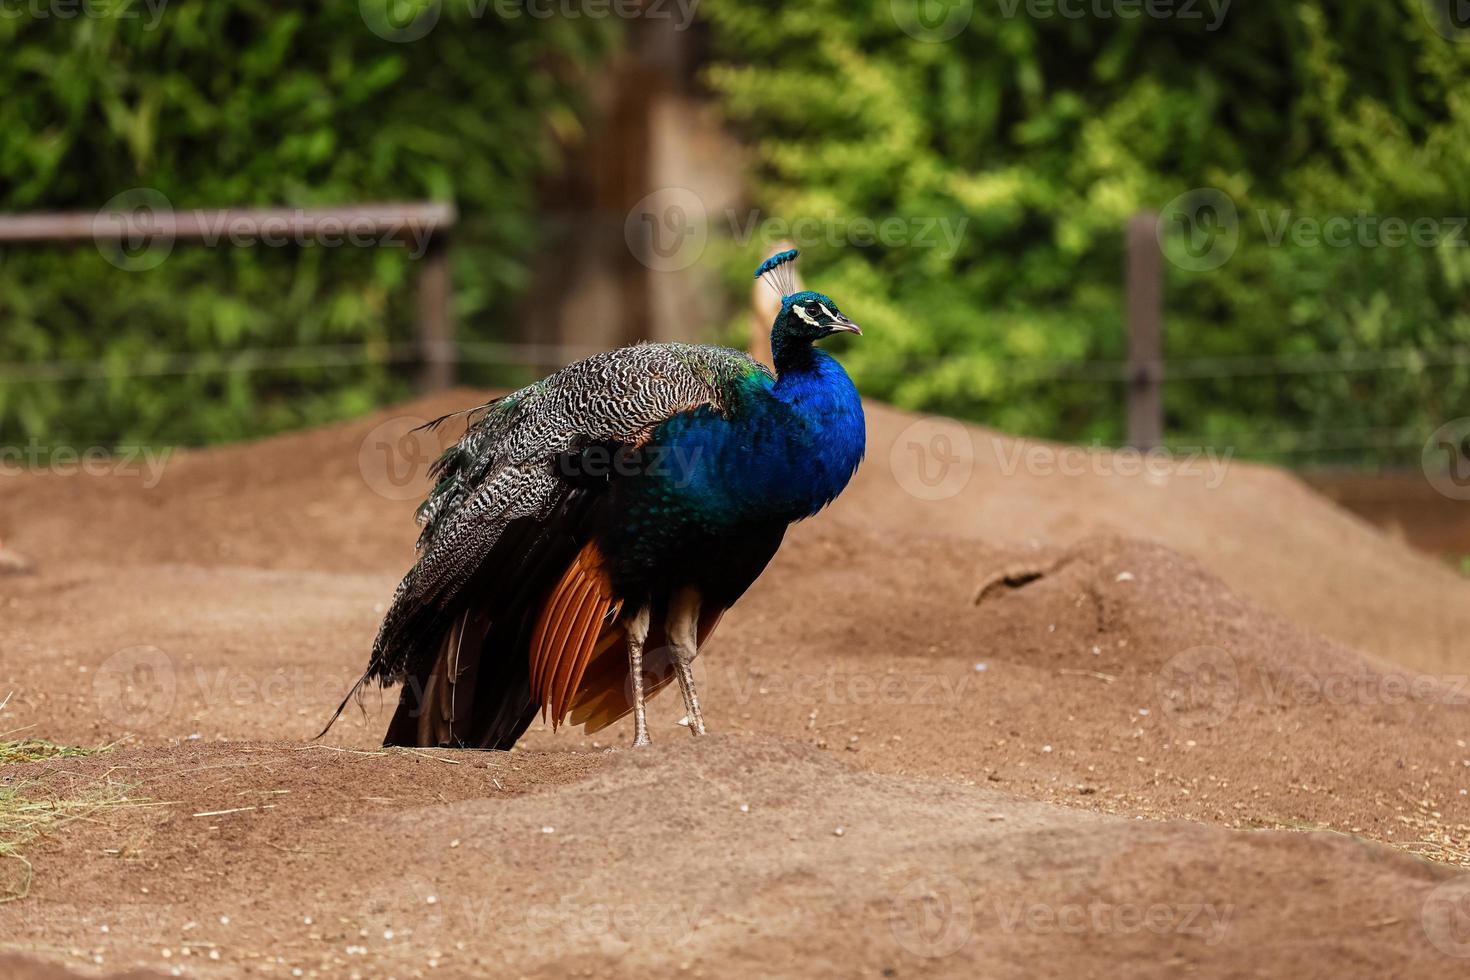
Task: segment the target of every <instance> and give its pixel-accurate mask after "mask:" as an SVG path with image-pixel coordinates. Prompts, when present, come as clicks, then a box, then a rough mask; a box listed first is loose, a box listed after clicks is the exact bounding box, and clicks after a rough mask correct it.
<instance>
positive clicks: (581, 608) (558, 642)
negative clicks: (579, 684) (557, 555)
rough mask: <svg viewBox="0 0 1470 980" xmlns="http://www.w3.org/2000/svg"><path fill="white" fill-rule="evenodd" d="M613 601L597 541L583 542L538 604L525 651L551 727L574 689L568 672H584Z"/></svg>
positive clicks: (578, 674) (613, 607) (534, 688)
mask: <svg viewBox="0 0 1470 980" xmlns="http://www.w3.org/2000/svg"><path fill="white" fill-rule="evenodd" d="M618 606H619V604H618V602H617V600H615V599H614V598H613V595H612V585H611V583H610V581H609V580H608V576H607V571H606V569H605V568H604V566H603V561H602V554H601V553H600V552H599V551H598V550H597V545H596V544H594V543H592V542H588V544H587V545H586V546H585V547H583V548H582V550H581V551H579V552H578V553H577V556H576V557H575V558H574V559H572V562H571V564H569V565H568V566H567V569H566V571H565V572H563V573H562V576H561V579H560V580H559V581H558V582H557V583H556V586H555V588H553V589H552V590H551V593H550V595H549V596H548V597H547V599H546V601H545V602H544V603H543V604H542V607H541V616H540V619H539V620H538V621H537V624H536V628H535V630H534V631H533V633H532V639H531V646H530V650H529V651H528V656H529V658H530V667H531V697H532V699H533V701H534V702H535V703H537V704H540V705H541V707H542V711H543V713H547V714H549V715H550V717H551V724H552V727H553V728H555V727H557V726H559V725H560V724H561V722H562V719H563V718H565V716H566V711H567V705H568V701H569V700H570V698H571V695H572V693H573V691H574V690H575V688H574V687H573V685H572V683H571V680H572V678H573V677H581V676H582V675H583V674H584V673H585V671H586V669H587V662H588V661H589V660H590V659H591V658H592V656H593V654H594V652H595V651H596V649H597V645H598V642H597V641H598V638H599V636H600V635H601V633H602V631H603V626H602V624H603V623H605V622H607V621H608V613H609V611H610V610H616V609H617V608H618Z"/></svg>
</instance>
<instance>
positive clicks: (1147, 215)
mask: <svg viewBox="0 0 1470 980" xmlns="http://www.w3.org/2000/svg"><path fill="white" fill-rule="evenodd" d="M1158 221H1159V216H1158V215H1157V214H1153V213H1151V212H1144V213H1141V214H1136V215H1134V216H1133V217H1132V218H1131V219H1129V221H1128V379H1127V381H1128V444H1129V445H1130V446H1133V447H1134V448H1135V449H1142V450H1149V449H1152V448H1153V447H1155V446H1157V445H1159V443H1160V442H1161V441H1162V439H1163V437H1164V391H1163V381H1164V350H1163V328H1164V261H1163V259H1164V257H1163V253H1162V251H1161V250H1160V248H1159V238H1158V233H1157V228H1158Z"/></svg>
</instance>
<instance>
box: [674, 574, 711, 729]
mask: <svg viewBox="0 0 1470 980" xmlns="http://www.w3.org/2000/svg"><path fill="white" fill-rule="evenodd" d="M664 630H665V632H667V633H668V635H669V645H670V646H671V647H673V650H674V672H675V673H676V674H677V675H678V677H679V690H680V691H681V692H683V694H684V713H685V714H686V715H687V716H688V717H689V732H690V734H692V735H703V734H704V715H702V714H701V713H700V711H699V695H698V694H696V693H695V691H694V658H695V657H696V656H698V655H699V592H698V591H697V590H695V589H693V588H690V587H689V586H685V587H683V588H681V589H679V590H678V591H676V592H675V593H674V594H673V595H672V596H671V597H670V598H669V611H668V615H667V616H665V617H664Z"/></svg>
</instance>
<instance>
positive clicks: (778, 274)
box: [755, 248, 863, 357]
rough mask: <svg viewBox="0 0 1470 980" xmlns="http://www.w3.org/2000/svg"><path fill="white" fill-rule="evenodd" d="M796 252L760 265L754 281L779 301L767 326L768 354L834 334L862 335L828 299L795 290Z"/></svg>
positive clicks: (805, 291)
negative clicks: (768, 333)
mask: <svg viewBox="0 0 1470 980" xmlns="http://www.w3.org/2000/svg"><path fill="white" fill-rule="evenodd" d="M797 254H798V253H797V250H796V249H794V248H792V249H787V250H786V251H784V252H777V253H776V254H775V255H773V256H771V257H770V258H768V259H766V260H765V261H764V262H762V263H761V264H760V268H758V269H756V270H755V277H756V278H757V279H763V280H764V281H765V282H766V284H767V285H769V286H770V287H771V288H772V289H774V290H775V291H776V293H777V294H778V295H779V296H780V297H781V311H780V312H779V313H777V314H776V321H775V322H774V323H773V324H771V352H772V354H774V355H777V356H778V357H779V355H780V352H782V351H785V350H792V349H794V348H799V347H807V346H809V345H811V343H812V342H813V341H817V340H821V339H822V338H823V337H830V336H831V335H832V334H834V333H853V334H857V335H858V336H859V337H861V336H862V335H863V332H862V330H861V329H859V327H858V325H857V324H856V323H853V322H852V321H851V320H849V319H848V318H847V317H845V316H843V315H842V311H841V310H839V309H838V308H837V304H836V303H834V302H832V297H830V296H828V295H826V294H825V293H819V292H815V291H814V290H810V289H803V290H797V289H796V279H795V276H794V275H793V274H792V269H793V267H792V265H791V263H792V262H794V261H795V260H796V256H797Z"/></svg>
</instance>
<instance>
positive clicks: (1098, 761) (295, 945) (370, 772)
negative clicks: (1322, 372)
mask: <svg viewBox="0 0 1470 980" xmlns="http://www.w3.org/2000/svg"><path fill="white" fill-rule="evenodd" d="M478 397H479V396H478V395H476V394H475V393H470V392H456V393H453V394H451V395H447V396H443V397H440V398H437V399H434V400H432V402H423V403H415V404H411V405H407V406H400V407H398V408H395V409H392V410H388V411H385V412H382V413H379V414H377V415H375V416H373V417H371V418H366V419H363V420H360V421H358V422H355V423H351V424H346V425H341V426H334V427H330V428H326V429H321V430H317V431H313V432H308V433H301V434H297V435H292V436H287V437H282V438H278V439H272V440H268V441H264V442H260V443H256V444H253V445H247V446H235V447H228V448H222V449H218V450H212V451H208V452H197V453H187V454H179V455H176V456H174V457H172V458H169V459H167V460H166V461H164V462H163V464H162V469H161V472H158V471H156V470H152V469H149V468H148V467H147V466H145V465H144V464H143V463H141V462H137V461H135V463H134V465H133V466H132V467H131V468H126V467H124V466H123V464H122V463H121V462H118V463H117V464H116V465H115V466H113V468H112V469H111V470H108V471H105V472H94V473H91V474H66V473H47V474H28V475H25V476H20V477H17V476H7V477H3V478H0V540H3V541H4V542H5V547H6V549H7V550H8V551H9V552H10V553H12V554H18V555H22V556H24V557H25V559H26V560H28V562H29V563H31V564H32V565H33V571H32V572H31V573H30V574H22V575H14V574H12V575H3V576H0V610H3V617H0V700H3V699H4V698H5V696H6V694H7V692H13V693H12V694H11V695H10V700H9V702H8V703H7V704H6V705H5V707H4V708H3V709H0V732H10V733H12V734H10V735H8V736H7V737H11V738H15V737H21V736H30V737H38V738H46V739H50V740H53V741H57V742H65V743H69V744H79V745H90V746H95V745H104V744H110V745H113V748H112V749H111V750H110V751H108V752H105V753H102V754H98V755H94V756H89V757H86V758H67V759H51V760H46V761H39V762H32V763H26V764H23V765H15V766H8V767H5V768H0V788H3V787H6V786H23V787H24V790H23V792H25V793H26V794H27V795H29V796H32V797H35V798H37V799H48V798H49V799H58V800H71V801H87V800H97V801H103V800H105V801H108V802H109V803H111V804H112V805H108V806H103V807H101V808H99V809H97V810H95V811H94V812H90V813H89V814H88V816H87V817H86V819H84V820H78V821H75V822H72V823H69V824H67V825H65V826H64V827H62V828H60V829H58V830H56V831H55V832H53V833H51V834H48V835H47V836H46V837H45V838H43V839H41V840H38V841H36V842H34V843H33V844H31V845H30V846H29V847H28V848H27V850H26V852H25V853H26V856H27V857H28V858H29V860H30V862H31V865H32V878H31V882H30V888H29V895H28V896H27V897H26V898H24V899H23V900H20V901H13V902H9V903H6V904H0V974H3V975H5V976H21V977H51V976H60V975H69V974H68V973H65V972H62V971H79V972H83V973H109V971H129V970H141V971H144V972H143V973H142V974H138V975H165V976H166V975H169V974H183V975H190V976H192V975H199V976H236V975H241V974H244V973H247V972H248V973H250V974H251V975H265V976H331V977H336V976H352V975H354V974H356V975H359V976H362V977H377V976H399V977H407V976H434V975H440V976H450V977H453V976H467V975H487V976H508V977H514V976H565V975H585V976H608V975H650V974H651V975H667V974H677V975H687V976H725V975H729V974H731V973H732V972H734V970H736V969H738V970H739V971H740V972H742V973H743V972H750V973H755V972H757V971H758V972H760V973H765V974H770V975H773V976H811V975H827V974H837V975H853V976H875V977H878V976H883V977H893V976H900V977H902V976H915V975H919V976H965V977H971V976H984V977H1031V976H1100V975H1111V974H1116V973H1119V972H1121V971H1122V970H1123V969H1125V968H1126V970H1127V971H1128V973H1129V974H1130V975H1138V976H1161V977H1162V976H1171V977H1172V976H1179V975H1197V976H1211V977H1215V976H1219V977H1247V976H1291V977H1311V976H1328V975H1332V976H1339V977H1340V976H1415V977H1436V976H1445V977H1450V976H1456V977H1459V976H1465V975H1467V971H1470V874H1466V873H1462V871H1461V869H1462V868H1467V869H1470V748H1467V739H1470V708H1467V702H1470V648H1467V642H1470V641H1467V637H1470V602H1467V601H1466V600H1467V599H1470V582H1467V581H1466V580H1465V579H1464V578H1462V577H1461V576H1459V575H1457V574H1456V573H1454V572H1453V571H1452V570H1451V569H1450V568H1449V567H1448V566H1447V565H1446V564H1445V563H1443V562H1441V561H1437V560H1435V559H1433V558H1430V557H1426V556H1424V555H1422V554H1420V553H1418V552H1416V551H1413V550H1411V549H1410V548H1409V547H1408V546H1407V545H1406V544H1405V543H1403V542H1402V541H1401V540H1399V539H1398V538H1396V537H1395V536H1394V535H1392V534H1385V533H1382V532H1380V531H1378V530H1376V529H1375V528H1373V527H1372V526H1370V525H1369V524H1368V523H1366V522H1364V521H1362V520H1360V519H1358V518H1356V517H1353V516H1351V515H1349V514H1348V513H1346V512H1344V511H1342V510H1339V509H1338V508H1336V507H1335V506H1334V505H1332V504H1331V503H1330V502H1328V501H1327V500H1325V499H1324V498H1322V497H1320V496H1318V495H1316V494H1315V493H1313V492H1312V491H1310V490H1308V489H1307V488H1306V487H1305V486H1303V485H1302V484H1300V483H1299V482H1297V481H1296V480H1294V479H1293V478H1291V477H1289V476H1287V475H1284V474H1282V473H1280V472H1277V471H1274V470H1270V469H1266V468H1261V467H1255V466H1249V465H1245V464H1241V463H1238V462H1235V461H1231V460H1221V459H1213V460H1212V459H1209V458H1207V457H1200V458H1196V459H1191V458H1189V457H1188V456H1187V455H1186V456H1180V457H1176V458H1173V459H1164V458H1162V457H1154V458H1140V457H1137V456H1136V455H1134V454H1126V453H1124V454H1115V453H1105V452H1095V453H1089V452H1083V451H1080V450H1074V449H1068V448H1065V447H1056V446H1051V445H1049V444H1044V443H1023V442H1018V441H1016V440H1012V439H1009V438H1004V437H1000V436H996V435H994V434H992V433H989V432H987V431H985V430H983V429H978V428H974V427H968V426H962V425H960V424H958V423H954V422H951V421H949V420H944V419H920V418H917V417H913V416H908V415H904V414H902V413H898V412H895V411H892V410H890V409H886V408H883V407H882V406H877V405H872V406H870V407H869V411H870V417H869V458H868V460H867V462H866V463H865V464H864V466H863V468H862V470H860V472H859V475H858V477H857V479H856V480H855V482H854V485H853V487H852V488H851V489H850V490H849V491H848V493H847V494H846V495H845V496H844V497H843V498H842V499H841V500H839V501H838V503H837V504H836V505H835V506H834V507H833V508H832V509H831V511H829V512H827V513H825V514H822V515H820V516H818V517H817V518H815V519H813V520H812V521H810V522H807V523H806V524H803V525H801V526H799V527H798V528H797V529H795V531H794V532H793V533H792V534H791V535H790V536H789V537H788V539H787V544H786V545H785V546H784V547H783V549H782V551H781V553H780V554H779V555H778V556H777V558H776V560H775V561H774V562H773V563H772V566H771V568H770V569H769V570H768V571H767V573H766V575H765V576H764V577H763V578H762V579H761V580H760V581H759V582H757V584H756V585H755V587H754V588H752V590H751V592H750V593H749V594H748V596H747V597H746V598H745V599H744V600H743V601H742V602H741V603H740V604H739V605H738V606H737V607H736V608H735V609H734V610H732V611H731V613H730V614H729V615H728V616H727V617H726V619H725V621H724V622H723V623H722V625H721V627H720V629H719V631H718V632H717V633H716V635H715V637H714V638H713V640H712V641H711V642H710V644H709V645H708V646H707V648H706V649H705V651H704V652H703V653H702V655H701V657H700V660H699V661H698V663H697V671H698V673H699V676H700V680H701V685H702V686H701V695H702V700H703V701H704V703H705V705H706V708H705V712H706V718H707V720H708V721H709V722H710V725H711V728H712V729H713V731H714V732H715V734H714V735H712V736H711V737H709V738H707V739H703V740H694V739H691V738H690V737H689V736H688V734H687V732H686V731H685V730H684V729H682V728H681V727H679V725H678V724H677V722H678V719H679V715H680V714H681V713H682V712H681V711H680V710H679V705H678V703H677V701H678V699H677V698H676V697H669V696H663V697H660V698H659V699H657V700H656V701H654V702H653V704H652V705H651V711H650V714H651V720H652V722H653V736H654V745H653V746H652V747H651V748H649V749H646V750H639V751H636V752H634V751H631V750H629V749H628V748H627V747H626V746H627V744H628V742H629V741H630V740H631V735H630V732H629V731H628V730H626V728H625V726H624V725H620V726H618V727H617V728H615V729H611V730H609V731H606V732H603V733H600V734H599V735H597V736H594V737H590V738H589V737H585V736H583V735H582V734H581V733H580V732H578V731H575V730H563V731H561V732H559V733H556V734H553V733H552V732H551V731H550V730H549V729H533V730H532V732H531V733H530V734H529V735H528V736H527V738H526V739H525V740H524V741H523V743H522V745H521V746H518V747H517V750H516V751H515V752H511V753H497V754H479V753H459V752H446V751H434V752H411V751H405V750H393V751H387V752H385V751H383V750H381V749H378V748H377V742H378V739H379V738H380V737H381V734H382V730H383V728H384V726H385V725H386V722H387V717H388V706H389V705H390V704H391V701H392V697H393V695H392V693H391V692H390V693H389V694H387V695H380V694H379V693H378V692H376V691H375V692H373V693H372V694H370V695H369V697H368V698H367V699H366V701H365V703H364V706H363V708H362V709H361V710H359V709H356V708H353V709H351V710H349V712H348V713H347V714H346V715H345V716H344V717H343V719H342V721H341V722H339V723H338V725H337V726H336V727H335V728H334V729H333V730H332V732H331V733H330V734H329V735H328V736H327V737H326V738H325V739H323V740H322V741H320V742H313V741H311V737H312V736H313V735H315V734H316V732H317V730H318V729H319V728H320V726H321V724H322V722H323V721H324V720H325V719H326V717H327V716H328V715H329V714H330V712H331V710H332V708H334V707H335V705H336V703H337V701H338V700H340V698H341V695H342V693H343V692H344V691H345V690H346V688H347V686H348V685H349V684H350V682H351V681H352V679H353V678H354V677H355V675H356V672H357V671H358V670H359V669H360V668H361V666H362V664H363V662H364V658H365V654H366V650H367V648H368V645H369V643H370V641H371V638H372V635H373V632H374V630H375V628H376V625H377V621H378V619H379V617H380V616H381V614H382V611H383V609H384V605H385V602H386V600H387V598H388V597H389V595H390V594H391V591H392V588H393V586H394V584H395V583H396V581H397V579H398V577H399V576H400V575H401V573H402V572H403V570H404V569H405V567H406V566H407V564H408V562H409V561H410V560H411V554H412V540H413V537H414V534H415V530H416V529H415V527H414V525H413V523H412V520H411V511H412V509H413V506H414V499H413V498H414V497H416V496H418V495H419V494H420V493H421V490H422V478H423V470H424V467H425V465H426V462H427V460H428V459H429V458H430V457H431V455H432V453H433V451H434V449H435V445H431V444H429V442H428V441H427V440H430V439H431V437H427V436H413V435H407V434H405V433H406V432H407V429H408V428H409V427H410V426H411V425H412V424H413V420H416V419H422V418H426V417H432V416H434V415H436V414H440V413H442V412H443V411H448V410H451V409H454V408H460V407H464V406H465V405H468V404H470V403H472V402H474V401H475V400H476V399H477V398H478ZM155 462H156V461H155ZM1461 506H1470V505H1461ZM124 796H125V797H127V802H126V803H121V802H120V800H121V798H122V797H124ZM7 865H10V866H11V868H10V870H11V874H12V877H14V874H15V873H17V872H16V871H15V867H16V863H15V862H0V875H3V874H5V873H6V866H7ZM4 884H5V881H4V880H0V886H3V885H4ZM7 955H10V956H12V957H21V958H22V959H14V958H12V959H11V960H9V961H8V962H7V961H6V959H5V957H6V956H7ZM109 975H111V974H109ZM119 975H120V974H119Z"/></svg>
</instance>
